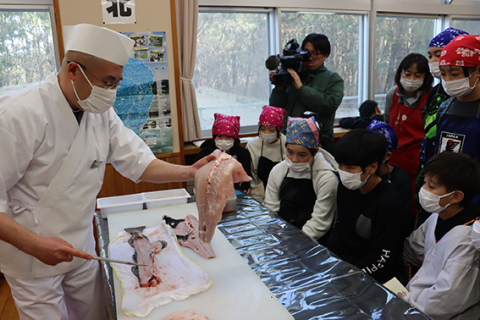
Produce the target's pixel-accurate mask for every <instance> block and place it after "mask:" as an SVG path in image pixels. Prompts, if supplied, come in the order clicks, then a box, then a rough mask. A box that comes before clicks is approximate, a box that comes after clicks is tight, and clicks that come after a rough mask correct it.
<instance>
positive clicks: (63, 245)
mask: <svg viewBox="0 0 480 320" xmlns="http://www.w3.org/2000/svg"><path fill="white" fill-rule="evenodd" d="M30 254H31V255H33V256H34V257H35V258H37V259H38V260H40V261H42V262H43V263H45V264H48V265H51V266H54V265H57V264H59V263H60V262H66V261H72V260H73V257H78V258H82V259H86V260H92V256H91V255H90V254H88V253H86V252H83V251H80V250H77V249H74V248H73V247H72V245H71V244H70V243H68V242H67V241H65V240H63V239H60V238H47V237H38V238H37V241H36V243H35V248H34V251H33V252H32V253H30Z"/></svg>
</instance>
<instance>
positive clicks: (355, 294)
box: [95, 194, 430, 320]
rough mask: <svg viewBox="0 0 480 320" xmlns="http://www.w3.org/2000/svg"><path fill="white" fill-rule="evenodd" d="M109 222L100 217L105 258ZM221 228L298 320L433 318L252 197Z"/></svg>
mask: <svg viewBox="0 0 480 320" xmlns="http://www.w3.org/2000/svg"><path fill="white" fill-rule="evenodd" d="M189 201H190V202H192V201H194V199H193V198H192V199H190V200H189ZM107 223H108V221H107V219H103V218H101V215H100V213H97V214H96V217H95V225H96V228H97V234H98V239H99V242H98V244H99V247H100V248H99V249H100V255H101V256H102V257H106V254H107V252H108V250H107V247H108V242H109V236H108V224H107ZM218 228H219V230H220V231H221V232H222V233H223V234H224V235H225V237H226V238H227V239H228V240H229V241H230V243H231V244H232V245H233V247H234V248H235V249H236V250H237V252H238V253H239V254H240V255H241V256H242V257H243V258H244V259H245V260H246V261H247V263H248V264H249V265H250V267H251V268H252V270H253V271H254V272H255V273H256V274H257V275H258V276H259V277H260V279H262V281H263V282H264V283H265V285H266V286H267V287H268V288H269V289H270V291H272V293H273V294H274V295H275V296H276V297H277V298H278V299H279V300H280V302H281V303H282V304H283V305H284V306H285V308H286V309H287V310H288V311H289V312H290V313H291V314H292V315H293V317H294V318H295V319H296V320H314V319H328V320H334V319H335V320H336V319H349V320H364V319H365V320H366V319H392V320H393V319H395V320H398V319H414V320H416V319H430V318H429V317H428V316H427V315H425V314H423V313H422V312H420V311H419V310H418V309H416V308H414V307H413V306H411V305H410V304H409V303H407V302H406V301H405V300H403V299H402V298H399V297H398V296H397V295H395V294H393V293H392V292H390V291H389V290H388V289H386V288H385V287H383V286H382V285H381V284H379V283H378V282H376V281H375V280H374V279H373V278H371V277H370V276H367V275H365V274H364V273H363V272H362V271H360V270H359V269H358V268H356V267H354V266H352V265H351V264H349V263H347V262H344V261H342V260H341V259H339V258H337V257H336V256H335V255H333V254H332V253H331V252H330V251H328V250H327V249H326V248H325V247H323V246H321V245H320V244H318V243H316V242H314V241H313V240H311V239H310V238H309V237H307V236H306V235H304V234H303V233H302V232H301V231H300V230H299V229H297V228H296V227H294V226H292V225H290V224H289V223H287V222H285V221H284V220H283V219H281V218H280V217H279V216H277V215H276V214H273V213H270V212H269V211H268V209H266V208H265V207H263V206H262V205H261V204H260V203H258V202H257V201H255V200H254V199H253V198H251V197H250V196H248V195H244V194H242V195H237V205H236V212H234V213H229V214H225V215H224V216H223V218H222V221H221V222H220V223H219V224H218ZM102 269H103V270H102V273H103V276H104V280H105V288H106V291H107V294H108V301H109V302H110V305H109V307H110V310H109V313H110V317H111V318H110V319H111V320H116V311H115V310H116V308H115V298H114V294H113V278H112V277H113V274H112V269H111V267H110V265H108V264H107V263H102ZM218 320H224V319H218ZM272 320H273V319H272ZM275 320H277V319H275ZM279 320H280V319H279Z"/></svg>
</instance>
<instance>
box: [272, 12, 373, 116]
mask: <svg viewBox="0 0 480 320" xmlns="http://www.w3.org/2000/svg"><path fill="white" fill-rule="evenodd" d="M281 21H282V26H281V31H282V33H281V36H280V40H281V43H282V45H285V44H286V43H287V42H288V41H289V40H290V39H297V41H298V43H299V44H300V45H301V44H302V41H303V39H304V38H305V37H306V36H307V35H308V34H310V33H323V34H324V35H326V36H327V37H328V39H329V40H330V45H331V53H330V56H329V57H328V59H327V60H326V61H325V66H326V67H327V68H328V69H329V70H331V71H334V72H337V73H338V74H339V75H340V76H341V77H342V78H343V80H344V86H345V89H344V97H343V101H342V104H341V105H340V107H339V108H338V109H337V112H336V114H335V117H336V118H337V119H339V118H343V117H347V116H356V115H358V106H359V103H361V100H364V99H363V97H364V94H365V93H366V92H365V90H363V89H359V84H360V82H361V81H359V77H360V76H363V74H361V72H362V70H361V68H360V66H363V65H364V63H360V61H363V59H364V50H363V49H362V48H361V47H360V36H361V35H360V30H362V29H363V24H364V16H363V15H360V14H347V13H345V14H344V13H325V12H282V19H281ZM362 45H363V44H362ZM364 72H365V71H364ZM362 84H363V83H362Z"/></svg>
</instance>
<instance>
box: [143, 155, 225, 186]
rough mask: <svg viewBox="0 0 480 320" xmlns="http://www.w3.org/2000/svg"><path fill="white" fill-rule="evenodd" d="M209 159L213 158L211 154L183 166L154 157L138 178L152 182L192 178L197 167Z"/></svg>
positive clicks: (178, 180)
mask: <svg viewBox="0 0 480 320" xmlns="http://www.w3.org/2000/svg"><path fill="white" fill-rule="evenodd" d="M211 160H215V156H214V155H213V154H210V155H208V156H205V157H203V158H202V159H200V160H198V161H197V162H195V163H194V164H192V165H191V166H183V165H178V164H173V163H169V162H166V161H163V160H159V159H155V160H153V161H152V162H150V164H149V165H148V166H147V168H146V169H145V171H144V172H143V174H142V175H141V176H140V180H141V181H147V182H154V183H161V182H180V181H182V182H183V181H189V180H193V179H194V178H195V174H196V173H197V171H198V169H200V168H201V167H203V166H204V165H206V164H207V163H208V162H210V161H211Z"/></svg>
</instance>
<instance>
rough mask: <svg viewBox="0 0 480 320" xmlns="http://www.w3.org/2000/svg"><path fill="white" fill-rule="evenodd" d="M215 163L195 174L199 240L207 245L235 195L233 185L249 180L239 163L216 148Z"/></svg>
mask: <svg viewBox="0 0 480 320" xmlns="http://www.w3.org/2000/svg"><path fill="white" fill-rule="evenodd" d="M213 154H214V155H215V156H216V159H215V160H212V161H210V162H209V163H207V164H206V165H204V166H203V167H201V168H200V169H199V170H198V171H197V174H196V175H195V199H196V202H197V208H198V220H199V229H198V233H199V235H200V240H202V241H204V242H207V243H210V242H211V241H212V237H213V234H214V232H215V227H216V226H217V223H218V222H219V221H220V219H221V218H222V212H223V208H225V204H226V203H227V200H229V199H232V198H233V197H234V196H235V189H234V187H233V184H234V183H239V182H243V181H251V180H252V178H251V177H249V176H248V175H247V173H246V172H245V170H244V169H243V167H242V164H241V163H240V162H238V161H237V160H235V159H234V158H232V157H231V156H230V155H229V154H227V153H226V152H223V151H221V150H219V149H217V150H215V151H214V152H213Z"/></svg>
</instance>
